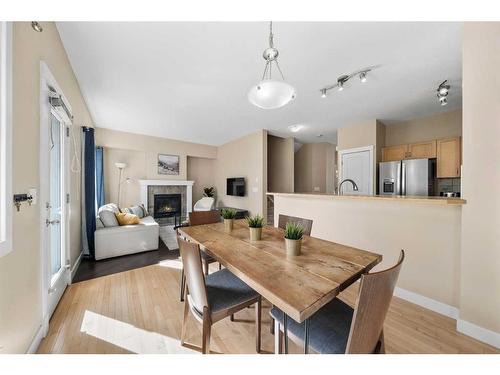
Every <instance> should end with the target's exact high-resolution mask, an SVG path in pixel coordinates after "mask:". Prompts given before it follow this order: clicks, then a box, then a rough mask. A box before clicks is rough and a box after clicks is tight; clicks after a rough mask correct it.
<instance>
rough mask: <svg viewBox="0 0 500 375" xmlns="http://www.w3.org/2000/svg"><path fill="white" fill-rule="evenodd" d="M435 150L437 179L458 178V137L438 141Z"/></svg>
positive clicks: (459, 153) (459, 155)
mask: <svg viewBox="0 0 500 375" xmlns="http://www.w3.org/2000/svg"><path fill="white" fill-rule="evenodd" d="M436 149H437V150H436V156H437V177H438V178H454V177H460V161H461V152H460V150H461V147H460V137H454V138H445V139H438V140H437V143H436Z"/></svg>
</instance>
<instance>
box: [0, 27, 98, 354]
mask: <svg viewBox="0 0 500 375" xmlns="http://www.w3.org/2000/svg"><path fill="white" fill-rule="evenodd" d="M42 26H43V29H44V30H43V32H42V33H37V32H34V31H33V29H32V28H31V25H30V23H29V22H15V23H14V27H13V144H14V147H13V149H12V152H13V155H12V158H13V159H12V160H13V168H12V183H13V186H12V190H13V192H14V193H24V192H27V191H28V189H29V188H32V187H35V188H38V187H39V167H38V159H39V148H40V147H39V143H40V137H39V128H40V118H39V117H40V116H39V113H40V101H39V91H40V61H41V60H43V61H45V62H46V63H47V65H48V67H49V68H50V70H51V72H52V74H53V75H54V77H55V79H56V80H57V83H58V84H59V86H60V87H61V89H62V90H63V92H64V95H65V96H66V97H67V99H68V100H69V102H70V104H71V106H72V109H73V115H74V124H76V125H81V124H86V125H91V124H92V118H91V116H90V114H89V111H88V110H87V107H86V104H85V101H84V99H83V97H82V95H81V93H80V89H79V86H78V83H77V81H76V78H75V76H74V74H73V70H72V69H71V66H70V64H69V61H68V58H67V56H66V52H65V50H64V48H63V45H62V43H61V40H60V38H59V34H58V32H57V29H56V27H55V24H54V23H48V22H42ZM77 131H78V130H77ZM77 147H78V150H77V152H80V151H79V148H80V145H79V143H78V145H77ZM79 183H80V182H79V175H77V174H74V173H72V174H71V191H72V192H73V194H71V202H70V212H71V217H70V220H71V227H70V235H71V243H70V246H71V247H70V252H71V260H72V263H74V262H75V260H76V258H77V257H78V255H79V254H80V251H81V246H80V197H79V196H78V194H76V192H77V191H79V190H78V185H79ZM40 204H41V203H39V204H37V205H33V206H27V205H23V207H22V209H21V211H20V212H16V211H15V210H14V214H13V246H14V249H13V251H12V252H11V253H10V254H9V255H7V256H5V257H2V258H0V353H22V352H25V351H26V350H27V349H28V347H29V345H30V343H31V341H32V340H33V338H34V336H35V334H36V332H37V331H38V329H39V328H40V326H41V323H42V308H41V270H40V267H41V257H40V250H39V249H40V242H39V241H40V235H39V231H40Z"/></svg>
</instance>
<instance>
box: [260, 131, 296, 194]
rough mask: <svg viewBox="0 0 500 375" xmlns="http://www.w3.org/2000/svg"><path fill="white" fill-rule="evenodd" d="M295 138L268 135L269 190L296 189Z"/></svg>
mask: <svg viewBox="0 0 500 375" xmlns="http://www.w3.org/2000/svg"><path fill="white" fill-rule="evenodd" d="M293 148H294V139H293V137H289V138H281V137H275V136H273V135H268V136H267V190H268V191H274V192H281V193H293V191H294V149H293Z"/></svg>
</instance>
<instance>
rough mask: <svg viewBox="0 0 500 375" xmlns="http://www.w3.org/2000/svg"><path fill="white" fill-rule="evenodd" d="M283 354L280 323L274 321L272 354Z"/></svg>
mask: <svg viewBox="0 0 500 375" xmlns="http://www.w3.org/2000/svg"><path fill="white" fill-rule="evenodd" d="M282 353H283V332H281V329H280V323H279V322H278V321H277V320H275V321H274V354H282Z"/></svg>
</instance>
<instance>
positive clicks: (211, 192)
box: [203, 186, 215, 198]
mask: <svg viewBox="0 0 500 375" xmlns="http://www.w3.org/2000/svg"><path fill="white" fill-rule="evenodd" d="M203 196H205V197H209V198H215V188H214V187H213V186H210V187H206V188H203Z"/></svg>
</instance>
